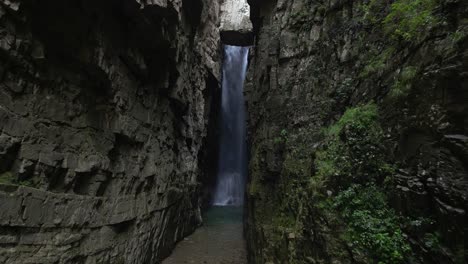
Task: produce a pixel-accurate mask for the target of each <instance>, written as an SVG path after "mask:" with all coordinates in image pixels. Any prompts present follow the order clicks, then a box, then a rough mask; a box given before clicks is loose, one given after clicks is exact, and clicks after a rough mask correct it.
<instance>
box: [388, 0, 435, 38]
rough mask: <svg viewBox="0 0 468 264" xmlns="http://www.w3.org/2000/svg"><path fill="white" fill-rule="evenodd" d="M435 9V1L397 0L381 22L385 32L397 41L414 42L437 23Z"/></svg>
mask: <svg viewBox="0 0 468 264" xmlns="http://www.w3.org/2000/svg"><path fill="white" fill-rule="evenodd" d="M436 7H437V1H436V0H397V1H395V2H394V3H393V4H392V5H391V8H390V13H389V14H388V15H387V16H386V17H385V19H384V20H383V25H384V29H385V32H386V33H387V34H388V35H389V36H391V37H392V38H394V39H397V40H400V39H402V40H405V41H415V40H416V39H419V38H420V37H421V36H423V35H424V34H426V32H427V31H429V30H431V29H432V28H433V27H434V26H435V25H436V24H437V23H438V21H439V20H438V19H437V18H436V16H434V10H435V8H436Z"/></svg>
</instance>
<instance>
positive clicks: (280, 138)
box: [274, 129, 288, 143]
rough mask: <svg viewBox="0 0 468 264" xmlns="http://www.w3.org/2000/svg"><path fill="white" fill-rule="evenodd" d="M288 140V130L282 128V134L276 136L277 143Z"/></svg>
mask: <svg viewBox="0 0 468 264" xmlns="http://www.w3.org/2000/svg"><path fill="white" fill-rule="evenodd" d="M287 141H288V131H287V130H286V129H283V130H281V132H280V135H279V136H278V137H275V138H274V142H275V143H282V142H287Z"/></svg>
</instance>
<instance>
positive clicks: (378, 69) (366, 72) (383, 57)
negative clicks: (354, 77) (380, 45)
mask: <svg viewBox="0 0 468 264" xmlns="http://www.w3.org/2000/svg"><path fill="white" fill-rule="evenodd" d="M394 53H395V48H394V47H389V48H387V49H385V50H384V51H383V52H381V53H379V54H378V55H373V56H372V57H371V59H370V60H368V61H367V63H366V66H365V67H364V69H363V70H362V71H361V73H360V75H359V77H360V78H367V77H369V76H370V75H372V74H382V73H383V71H384V70H385V68H386V67H387V64H388V61H389V60H390V58H391V57H392V56H393V54H394Z"/></svg>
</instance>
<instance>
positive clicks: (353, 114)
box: [315, 103, 410, 264]
mask: <svg viewBox="0 0 468 264" xmlns="http://www.w3.org/2000/svg"><path fill="white" fill-rule="evenodd" d="M378 119H379V114H378V109H377V106H376V105H375V104H372V103H371V104H367V105H363V106H358V107H355V108H351V109H349V110H348V111H346V112H345V114H344V115H343V116H342V117H341V118H340V120H338V121H337V122H336V123H335V124H334V125H332V126H331V127H329V128H328V130H327V131H326V132H325V136H326V141H327V144H326V145H325V146H324V148H323V149H322V150H321V151H319V152H318V153H317V159H316V162H315V163H316V166H317V175H315V177H318V178H319V179H322V182H323V184H324V186H323V187H324V188H323V189H324V190H333V192H330V191H328V195H329V197H328V198H324V199H325V201H324V202H323V203H324V204H328V205H329V206H321V209H322V210H323V211H325V212H324V214H326V215H328V218H329V219H337V220H335V222H338V224H337V225H345V229H344V231H343V232H342V236H341V237H342V239H343V240H344V241H345V242H346V244H347V245H348V247H349V249H350V251H351V252H352V255H353V256H354V257H355V258H356V259H361V260H362V262H366V260H367V259H369V258H370V259H372V260H373V261H376V263H382V264H383V263H402V262H403V260H404V259H405V256H406V255H407V254H408V252H409V251H410V247H409V244H408V242H407V241H406V236H405V235H404V233H403V231H402V229H401V228H400V222H399V218H398V216H397V215H396V213H395V211H394V210H393V209H392V208H391V207H390V206H389V205H388V202H387V196H386V194H385V192H384V188H383V186H384V181H385V179H386V178H388V177H391V175H392V174H393V173H394V169H393V166H392V165H391V163H389V162H388V156H387V154H386V153H385V151H384V150H383V149H382V148H381V146H382V143H383V131H382V128H381V126H380V123H379V120H378ZM330 208H331V209H330ZM340 223H341V224H340ZM358 262H359V261H358Z"/></svg>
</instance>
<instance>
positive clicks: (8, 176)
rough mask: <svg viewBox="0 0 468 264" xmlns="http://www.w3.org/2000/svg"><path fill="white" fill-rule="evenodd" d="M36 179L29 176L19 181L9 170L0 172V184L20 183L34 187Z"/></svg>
mask: <svg viewBox="0 0 468 264" xmlns="http://www.w3.org/2000/svg"><path fill="white" fill-rule="evenodd" d="M37 181H38V179H37V178H30V179H27V180H21V181H20V180H18V179H17V177H16V175H15V174H14V173H13V172H11V171H7V172H4V173H2V174H0V184H9V185H21V186H27V187H31V188H36V187H37Z"/></svg>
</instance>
